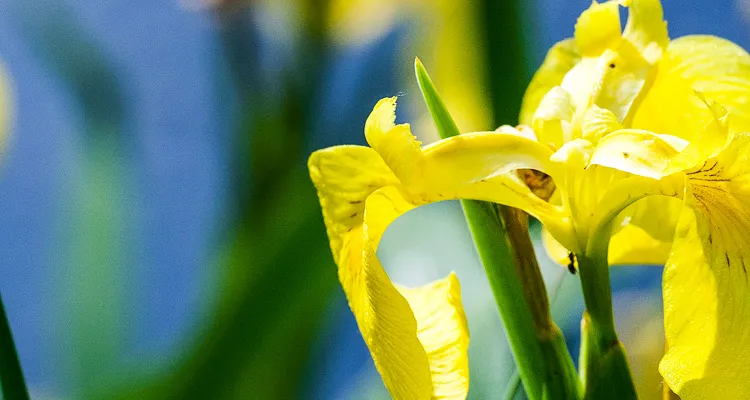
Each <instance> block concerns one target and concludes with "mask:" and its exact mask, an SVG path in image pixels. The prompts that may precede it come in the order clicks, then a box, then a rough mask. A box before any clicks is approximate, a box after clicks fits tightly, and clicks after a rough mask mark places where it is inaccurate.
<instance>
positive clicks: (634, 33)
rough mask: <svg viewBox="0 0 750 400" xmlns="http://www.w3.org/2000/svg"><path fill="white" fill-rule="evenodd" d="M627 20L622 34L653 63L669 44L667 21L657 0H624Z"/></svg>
mask: <svg viewBox="0 0 750 400" xmlns="http://www.w3.org/2000/svg"><path fill="white" fill-rule="evenodd" d="M623 4H624V5H626V6H628V22H627V24H626V25H625V31H624V32H623V34H622V36H623V37H624V38H625V39H627V40H628V41H629V42H631V43H633V45H635V47H636V48H638V50H639V51H640V53H641V55H642V56H643V58H645V59H646V60H648V62H649V63H651V64H653V63H655V62H656V61H658V60H659V58H661V56H662V53H663V52H664V51H665V50H666V49H667V46H668V44H669V34H668V33H667V22H666V21H664V11H663V10H662V8H661V1H659V0H624V1H623Z"/></svg>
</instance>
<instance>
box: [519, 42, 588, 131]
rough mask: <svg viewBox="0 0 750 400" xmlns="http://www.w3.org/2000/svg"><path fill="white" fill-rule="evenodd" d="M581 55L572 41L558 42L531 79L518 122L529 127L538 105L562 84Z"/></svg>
mask: <svg viewBox="0 0 750 400" xmlns="http://www.w3.org/2000/svg"><path fill="white" fill-rule="evenodd" d="M580 60H581V54H580V53H579V52H578V48H577V47H576V43H575V40H574V39H566V40H563V41H561V42H558V43H557V44H555V45H554V46H552V48H551V49H550V50H549V51H548V52H547V56H546V57H545V58H544V62H543V63H542V65H541V66H540V67H539V70H537V72H536V73H535V74H534V77H533V78H532V79H531V83H529V86H528V88H527V89H526V93H525V94H524V96H523V103H522V104H521V113H520V116H519V118H518V120H519V122H520V123H521V124H524V125H531V124H532V120H533V117H534V113H535V112H536V110H537V108H539V103H541V102H542V99H543V98H544V96H545V95H546V94H547V92H549V91H550V89H552V88H553V87H555V86H559V85H560V84H561V83H562V80H563V77H564V76H565V74H567V73H568V71H570V70H571V69H572V68H573V67H574V66H575V65H576V64H578V61H580Z"/></svg>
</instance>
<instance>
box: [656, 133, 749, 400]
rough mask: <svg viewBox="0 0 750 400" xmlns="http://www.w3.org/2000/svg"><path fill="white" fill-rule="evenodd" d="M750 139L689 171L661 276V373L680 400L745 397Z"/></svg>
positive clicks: (740, 137)
mask: <svg viewBox="0 0 750 400" xmlns="http://www.w3.org/2000/svg"><path fill="white" fill-rule="evenodd" d="M749 161H750V136H748V135H747V134H742V135H738V136H737V137H735V139H734V141H733V142H732V143H731V144H730V145H729V146H728V147H727V148H726V149H725V150H724V151H723V152H722V153H721V154H719V155H718V156H717V157H714V158H711V159H709V160H707V163H706V164H705V165H702V166H700V167H699V168H696V169H694V170H690V171H687V177H688V191H687V193H686V195H685V207H684V209H683V213H682V215H681V216H680V222H679V225H678V229H677V234H676V236H675V243H674V248H673V251H672V255H671V256H670V259H669V261H668V262H667V265H666V267H665V272H664V311H665V316H664V318H665V328H666V335H667V342H668V343H669V350H668V352H667V354H666V355H665V356H664V359H663V360H662V362H661V364H660V366H659V370H660V372H661V373H662V375H663V376H664V379H665V381H666V382H667V384H668V385H669V387H670V388H671V389H672V390H673V391H674V392H675V393H677V394H678V395H679V396H680V397H681V398H682V399H684V400H691V399H705V398H717V399H744V398H750V369H748V368H747V360H748V359H750V283H749V282H750V281H749V280H748V276H747V273H748V271H747V266H748V264H750V258H748V257H750V235H749V234H748V232H750V209H748V207H747V205H748V204H750V179H749V178H750V163H749Z"/></svg>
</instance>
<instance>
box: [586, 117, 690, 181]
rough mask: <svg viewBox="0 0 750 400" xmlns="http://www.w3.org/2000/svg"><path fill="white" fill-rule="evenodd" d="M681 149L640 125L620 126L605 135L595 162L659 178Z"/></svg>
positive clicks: (593, 162) (596, 152) (593, 160)
mask: <svg viewBox="0 0 750 400" xmlns="http://www.w3.org/2000/svg"><path fill="white" fill-rule="evenodd" d="M679 153H680V152H679V150H677V149H675V148H674V147H672V144H671V143H670V142H668V141H667V140H664V139H663V138H662V137H660V136H659V135H656V134H654V133H652V132H649V131H643V130H637V129H620V130H618V131H616V132H613V133H611V134H609V135H607V136H605V137H604V138H602V139H601V140H600V141H599V143H598V144H597V146H596V150H595V151H594V154H593V155H592V156H591V164H597V165H603V166H605V167H610V168H614V169H618V170H620V171H624V172H628V173H631V174H635V175H640V176H645V177H649V178H654V179H659V178H661V177H662V176H663V172H664V171H665V170H666V168H667V165H669V163H670V161H672V159H674V158H675V157H677V155H678V154H679Z"/></svg>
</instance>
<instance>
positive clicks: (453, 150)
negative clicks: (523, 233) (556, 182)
mask: <svg viewBox="0 0 750 400" xmlns="http://www.w3.org/2000/svg"><path fill="white" fill-rule="evenodd" d="M395 106H396V104H395V98H391V99H384V100H381V101H380V102H379V103H378V104H377V105H376V106H375V109H374V110H373V112H372V114H371V115H370V118H368V122H367V124H366V128H365V130H366V135H367V141H368V142H369V143H370V145H371V146H372V147H373V149H375V150H376V151H377V152H378V153H379V154H380V155H381V156H382V158H383V160H384V161H385V162H386V164H387V165H388V167H389V168H390V169H391V170H392V171H393V173H394V174H395V175H396V176H397V177H398V179H399V180H400V181H401V184H402V185H403V187H404V189H405V191H407V192H408V193H409V194H410V201H412V202H414V203H415V204H422V203H428V202H435V201H441V200H454V199H473V200H483V201H491V202H494V203H500V204H505V205H508V206H511V207H516V208H520V209H522V210H524V211H526V212H527V213H529V214H530V215H532V216H534V217H536V218H537V219H539V220H540V221H541V222H542V223H543V224H545V225H546V226H547V227H548V228H549V229H550V230H551V231H552V232H553V234H555V236H556V237H557V238H558V239H559V240H561V241H562V242H564V243H566V244H569V245H573V244H572V242H571V240H572V237H573V235H572V226H571V225H570V223H569V218H567V214H565V213H564V212H563V211H562V210H561V209H559V208H558V207H555V206H553V205H551V204H549V203H548V202H546V201H544V200H542V199H540V198H539V197H537V196H536V195H534V193H533V192H531V190H530V189H529V188H528V186H526V185H525V184H524V182H522V181H521V180H520V179H519V178H518V177H517V176H516V175H515V174H511V173H509V172H512V171H513V170H517V169H533V170H537V171H540V172H544V173H547V174H549V175H550V176H552V177H553V179H555V178H556V175H557V172H558V167H557V166H556V164H555V163H554V162H552V161H551V160H550V156H551V155H552V151H551V150H550V149H549V147H547V146H544V145H542V144H540V143H538V142H536V141H534V140H531V139H529V138H527V137H524V136H522V135H517V134H508V133H501V132H475V133H466V134H462V135H458V136H453V137H450V138H447V139H443V140H440V141H438V142H435V143H432V144H431V145H429V146H426V147H425V148H424V149H422V148H420V146H419V145H420V144H419V142H418V141H417V139H416V138H415V137H414V135H412V134H411V132H410V131H409V126H408V125H406V124H403V125H394V123H393V121H394V119H395V117H394V115H395Z"/></svg>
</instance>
